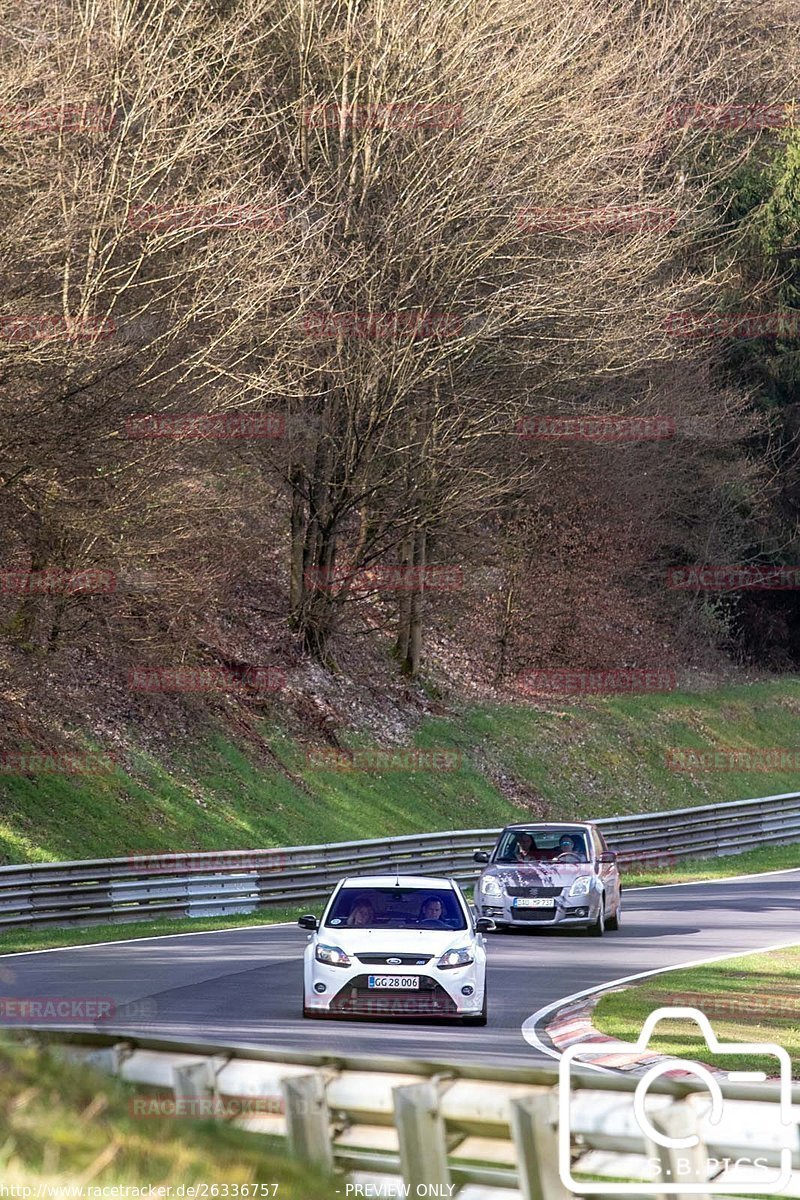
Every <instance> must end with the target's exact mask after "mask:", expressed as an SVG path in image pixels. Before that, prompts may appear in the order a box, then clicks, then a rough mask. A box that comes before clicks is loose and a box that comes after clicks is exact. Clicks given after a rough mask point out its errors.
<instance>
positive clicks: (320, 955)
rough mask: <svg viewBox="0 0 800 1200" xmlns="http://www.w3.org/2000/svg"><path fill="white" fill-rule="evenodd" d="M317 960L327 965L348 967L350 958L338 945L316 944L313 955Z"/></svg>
mask: <svg viewBox="0 0 800 1200" xmlns="http://www.w3.org/2000/svg"><path fill="white" fill-rule="evenodd" d="M314 957H315V958H316V960H317V962H321V963H325V965H326V966H328V967H349V966H351V962H350V959H349V958H348V957H347V955H346V954H345V952H344V950H342V948H341V947H340V946H323V945H321V944H320V945H319V946H317V949H316V953H315V955H314Z"/></svg>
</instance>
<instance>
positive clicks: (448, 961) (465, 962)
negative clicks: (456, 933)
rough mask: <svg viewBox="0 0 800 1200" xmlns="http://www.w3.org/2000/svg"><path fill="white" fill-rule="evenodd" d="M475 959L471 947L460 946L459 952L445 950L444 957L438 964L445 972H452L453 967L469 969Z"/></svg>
mask: <svg viewBox="0 0 800 1200" xmlns="http://www.w3.org/2000/svg"><path fill="white" fill-rule="evenodd" d="M474 961H475V959H474V958H473V957H472V947H471V946H459V948H458V949H457V950H445V952H444V954H443V955H442V957H441V958H440V959H439V961H438V963H437V964H436V965H437V967H440V968H441V969H442V970H443V971H448V970H452V969H453V967H468V966H469V964H470V963H471V962H474Z"/></svg>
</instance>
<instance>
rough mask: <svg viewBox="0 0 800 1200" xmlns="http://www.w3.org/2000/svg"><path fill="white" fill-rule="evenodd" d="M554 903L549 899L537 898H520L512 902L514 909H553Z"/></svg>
mask: <svg viewBox="0 0 800 1200" xmlns="http://www.w3.org/2000/svg"><path fill="white" fill-rule="evenodd" d="M555 906H556V902H555V900H554V899H552V898H551V897H542V896H537V897H535V898H533V897H524V896H520V897H517V899H516V900H515V901H514V907H515V908H555Z"/></svg>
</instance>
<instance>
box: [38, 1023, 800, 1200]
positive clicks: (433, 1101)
mask: <svg viewBox="0 0 800 1200" xmlns="http://www.w3.org/2000/svg"><path fill="white" fill-rule="evenodd" d="M33 1036H34V1037H36V1038H37V1039H41V1040H43V1041H44V1043H45V1044H46V1045H51V1046H54V1047H55V1048H56V1049H57V1052H58V1053H60V1054H64V1055H66V1056H67V1057H68V1058H70V1059H72V1060H75V1061H78V1062H82V1063H85V1064H89V1065H93V1066H94V1067H96V1068H99V1069H101V1070H105V1071H109V1072H112V1073H113V1074H115V1075H117V1076H118V1077H119V1078H120V1079H122V1080H126V1081H128V1082H129V1083H132V1084H136V1085H138V1086H139V1088H141V1087H144V1088H146V1089H147V1091H146V1092H145V1093H142V1092H141V1091H137V1092H134V1093H132V1096H131V1100H130V1112H131V1114H132V1115H133V1116H141V1117H142V1118H145V1117H147V1116H150V1115H152V1116H164V1115H175V1116H184V1117H200V1118H203V1117H204V1118H208V1117H217V1118H218V1119H228V1120H231V1121H232V1122H233V1123H234V1124H236V1125H237V1126H239V1127H243V1128H245V1129H248V1130H249V1131H251V1132H253V1133H255V1134H258V1133H261V1134H270V1135H272V1136H277V1137H280V1138H284V1139H285V1142H286V1148H287V1149H288V1151H289V1153H290V1154H291V1155H292V1157H295V1158H297V1159H299V1160H301V1161H303V1162H306V1163H311V1164H314V1165H315V1166H317V1167H320V1168H322V1169H324V1170H328V1171H336V1172H339V1173H344V1174H345V1175H346V1176H347V1177H348V1179H349V1181H350V1182H358V1183H361V1184H371V1185H372V1187H371V1188H369V1189H366V1190H362V1191H361V1192H360V1195H362V1196H363V1195H381V1194H382V1195H391V1194H392V1193H393V1192H396V1190H397V1188H398V1185H401V1184H402V1185H406V1186H407V1187H408V1189H409V1190H408V1191H407V1192H405V1194H406V1195H410V1196H419V1195H429V1196H430V1195H434V1196H460V1197H461V1198H462V1200H490V1198H494V1200H515V1198H517V1197H519V1198H521V1200H570V1197H571V1196H573V1195H581V1191H580V1187H579V1186H578V1187H576V1188H575V1190H574V1191H567V1189H566V1188H565V1187H564V1185H563V1183H562V1182H561V1179H560V1177H559V1171H558V1163H559V1154H558V1151H559V1129H558V1091H557V1085H558V1071H557V1069H556V1068H555V1067H552V1066H549V1065H548V1066H545V1067H536V1068H522V1067H520V1068H499V1067H498V1068H494V1067H490V1066H482V1065H473V1064H460V1063H457V1062H449V1061H439V1062H420V1061H416V1060H408V1059H395V1058H375V1057H370V1058H365V1057H355V1056H341V1055H333V1054H310V1053H305V1052H297V1051H285V1050H271V1049H264V1050H261V1049H257V1048H254V1047H248V1048H246V1049H237V1048H235V1047H227V1046H222V1045H217V1044H214V1043H210V1044H209V1043H196V1042H192V1043H188V1042H182V1041H181V1042H174V1041H168V1040H165V1039H159V1038H146V1037H140V1036H133V1035H132V1036H128V1035H127V1034H125V1033H124V1032H123V1033H119V1032H117V1033H107V1034H106V1033H94V1032H87V1033H84V1032H78V1031H75V1032H72V1033H63V1032H56V1031H54V1030H53V1031H49V1032H47V1033H45V1034H42V1033H40V1032H36V1033H35V1034H34V1035H33ZM638 1082H639V1080H638V1078H636V1077H633V1078H632V1077H630V1076H626V1075H622V1074H616V1073H598V1072H595V1071H591V1070H587V1069H586V1068H585V1067H578V1068H577V1069H576V1071H575V1073H574V1074H573V1075H572V1076H571V1078H570V1084H569V1091H570V1121H569V1124H570V1133H569V1145H570V1148H571V1153H570V1159H571V1166H570V1171H571V1174H572V1175H573V1177H583V1176H591V1177H593V1178H595V1179H597V1178H598V1177H599V1178H601V1179H602V1178H603V1177H604V1176H605V1177H607V1178H609V1179H612V1178H613V1179H616V1180H620V1179H629V1180H631V1181H633V1182H634V1183H637V1182H643V1181H644V1180H645V1179H646V1178H647V1174H646V1167H645V1165H644V1164H646V1162H647V1160H648V1159H653V1158H654V1157H656V1158H659V1160H660V1163H661V1167H662V1170H663V1171H664V1172H666V1170H667V1169H671V1170H673V1175H672V1178H673V1179H677V1178H680V1180H681V1182H682V1183H683V1184H687V1183H694V1185H695V1186H697V1184H699V1183H706V1182H707V1180H708V1179H709V1177H710V1175H713V1176H714V1179H713V1187H712V1189H711V1190H712V1191H713V1192H714V1193H715V1194H719V1192H720V1191H721V1190H724V1188H725V1183H726V1181H728V1182H731V1183H732V1184H733V1183H734V1181H735V1180H736V1171H735V1170H734V1169H733V1168H731V1167H725V1166H724V1165H723V1164H724V1162H725V1160H726V1159H728V1160H731V1161H734V1160H736V1159H744V1158H747V1159H748V1160H753V1159H755V1158H758V1159H759V1160H762V1161H763V1163H764V1167H763V1168H762V1169H767V1168H770V1169H772V1168H777V1167H778V1166H779V1164H780V1136H779V1134H778V1133H777V1132H776V1128H775V1126H776V1112H777V1106H778V1101H779V1091H778V1085H777V1084H772V1083H761V1084H753V1083H749V1084H743V1083H739V1084H732V1083H730V1082H724V1083H722V1085H721V1086H722V1091H723V1094H724V1096H725V1107H724V1113H723V1118H722V1120H721V1122H720V1123H718V1124H713V1125H712V1124H710V1123H709V1122H708V1121H707V1110H708V1105H707V1099H708V1095H707V1091H706V1088H705V1085H704V1084H703V1083H700V1082H698V1081H696V1080H695V1081H692V1082H689V1081H688V1080H687V1081H686V1082H684V1081H682V1080H680V1081H679V1080H673V1079H669V1080H667V1079H663V1078H662V1079H660V1080H655V1081H654V1082H653V1083H652V1085H651V1087H650V1089H649V1092H648V1096H649V1098H648V1101H647V1104H648V1115H649V1116H650V1119H651V1120H652V1122H653V1124H654V1125H655V1126H656V1127H657V1128H658V1129H659V1130H660V1131H662V1132H668V1133H671V1134H672V1135H673V1136H674V1134H675V1131H676V1129H677V1128H678V1127H679V1128H680V1134H681V1136H682V1137H684V1136H688V1137H691V1136H692V1135H697V1136H698V1138H699V1145H698V1146H697V1147H696V1148H694V1149H693V1150H692V1153H691V1161H692V1169H691V1170H692V1173H691V1174H687V1173H686V1169H685V1167H683V1166H681V1165H680V1164H679V1162H678V1158H679V1156H680V1155H681V1154H684V1155H685V1153H686V1152H685V1151H683V1150H680V1149H677V1150H673V1149H672V1148H667V1149H660V1148H657V1147H655V1145H653V1144H649V1143H647V1142H646V1141H645V1138H644V1135H643V1134H642V1132H641V1131H640V1130H639V1129H638V1126H637V1125H636V1122H635V1120H634V1119H633V1114H632V1111H631V1107H632V1100H633V1095H632V1094H633V1092H634V1091H635V1089H636V1087H637V1084H638ZM792 1101H793V1105H794V1106H798V1105H800V1085H797V1086H795V1087H794V1089H793V1095H792ZM792 1118H793V1122H794V1135H793V1136H794V1141H795V1145H794V1149H793V1151H792V1168H793V1176H792V1183H791V1186H790V1187H788V1188H787V1189H786V1190H785V1191H783V1190H782V1191H781V1195H787V1196H798V1195H800V1140H798V1139H797V1137H796V1135H797V1132H798V1130H797V1120H798V1119H800V1107H793V1109H792ZM683 1162H684V1163H685V1162H686V1159H685V1158H684V1159H683ZM662 1177H663V1176H662ZM739 1178H740V1179H741V1176H739ZM613 1186H614V1185H613V1184H610V1186H608V1188H607V1194H609V1195H612V1194H614V1192H613V1191H612V1189H613ZM434 1187H435V1188H436V1189H437V1190H434ZM692 1190H693V1189H692ZM731 1190H732V1191H735V1190H736V1188H735V1187H734V1186H732V1188H731ZM749 1190H750V1191H758V1192H760V1191H761V1188H759V1187H755V1186H752V1187H751V1188H750V1189H749ZM767 1190H769V1189H767ZM341 1192H342V1194H343V1195H345V1194H348V1193H347V1191H346V1189H345V1188H344V1187H342V1188H341ZM699 1192H702V1189H699ZM699 1192H698V1193H695V1194H699ZM349 1194H350V1195H353V1194H356V1193H354V1192H353V1191H350V1192H349ZM645 1194H648V1193H645V1192H644V1190H643V1192H642V1195H645ZM649 1194H652V1193H649ZM704 1195H705V1193H703V1194H702V1195H701V1196H700V1200H703V1196H704Z"/></svg>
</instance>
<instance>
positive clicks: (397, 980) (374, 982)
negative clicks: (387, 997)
mask: <svg viewBox="0 0 800 1200" xmlns="http://www.w3.org/2000/svg"><path fill="white" fill-rule="evenodd" d="M367 986H368V987H371V988H401V989H402V990H403V991H414V990H415V989H416V990H417V991H419V975H370V976H369V977H368V980H367Z"/></svg>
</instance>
